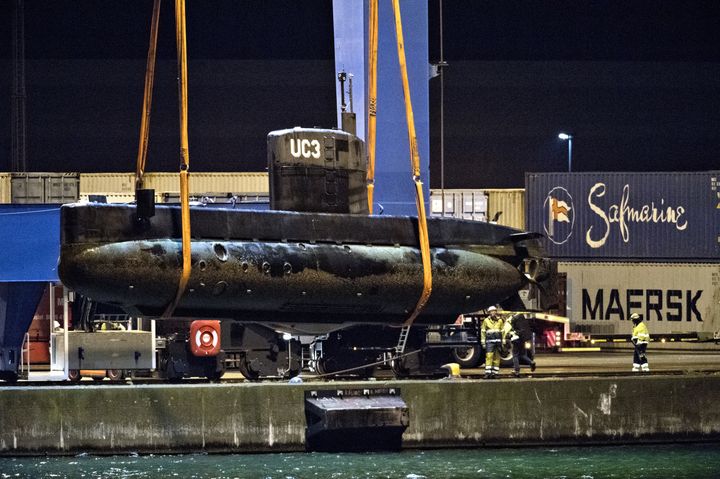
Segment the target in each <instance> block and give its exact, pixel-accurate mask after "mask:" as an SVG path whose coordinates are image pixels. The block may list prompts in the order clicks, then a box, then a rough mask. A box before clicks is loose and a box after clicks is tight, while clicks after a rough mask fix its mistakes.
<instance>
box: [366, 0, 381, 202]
mask: <svg viewBox="0 0 720 479" xmlns="http://www.w3.org/2000/svg"><path fill="white" fill-rule="evenodd" d="M369 17H370V25H369V28H368V39H369V45H368V133H367V149H368V171H367V193H368V211H369V212H370V214H373V193H374V190H375V142H376V138H377V136H376V128H377V126H376V125H377V123H376V120H377V54H378V0H370V15H369Z"/></svg>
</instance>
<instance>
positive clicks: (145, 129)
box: [135, 0, 161, 190]
mask: <svg viewBox="0 0 720 479" xmlns="http://www.w3.org/2000/svg"><path fill="white" fill-rule="evenodd" d="M160 2H161V0H155V1H154V3H153V13H152V22H151V24H150V47H149V48H148V58H147V66H146V68H145V94H144V96H143V111H142V117H141V119H140V142H139V145H138V156H137V168H136V170H135V189H136V190H141V189H142V188H143V176H144V175H145V163H146V162H147V145H148V138H149V136H150V112H151V110H152V94H153V81H154V79H155V53H156V51H157V36H158V21H159V19H160Z"/></svg>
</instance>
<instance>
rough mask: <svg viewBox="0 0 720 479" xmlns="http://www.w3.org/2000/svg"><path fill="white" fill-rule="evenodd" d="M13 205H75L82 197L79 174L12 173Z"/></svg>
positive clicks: (11, 194)
mask: <svg viewBox="0 0 720 479" xmlns="http://www.w3.org/2000/svg"><path fill="white" fill-rule="evenodd" d="M10 189H11V193H10V196H11V202H12V203H22V204H26V203H32V204H36V203H56V204H60V203H73V202H75V201H77V200H78V198H79V197H80V177H79V175H78V174H77V173H11V177H10Z"/></svg>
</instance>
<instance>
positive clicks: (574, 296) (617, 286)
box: [558, 261, 720, 339]
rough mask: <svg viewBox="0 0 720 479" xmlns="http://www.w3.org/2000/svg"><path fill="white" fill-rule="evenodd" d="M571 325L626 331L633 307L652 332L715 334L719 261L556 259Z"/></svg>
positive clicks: (719, 317) (719, 323) (719, 315)
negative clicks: (666, 261)
mask: <svg viewBox="0 0 720 479" xmlns="http://www.w3.org/2000/svg"><path fill="white" fill-rule="evenodd" d="M558 273H560V274H563V273H564V274H565V275H566V280H567V281H566V282H567V312H566V314H567V316H568V318H570V325H571V330H572V331H578V332H583V333H589V334H590V335H591V336H592V335H593V334H596V335H597V334H627V335H628V337H629V335H630V333H631V331H632V326H633V325H632V322H631V321H630V319H629V318H630V315H631V314H632V313H638V314H639V315H641V316H642V317H643V319H644V320H645V321H647V326H648V329H649V330H650V336H652V335H653V334H656V335H658V334H689V333H697V334H698V335H700V336H703V337H704V338H706V339H707V338H712V337H718V336H720V263H714V264H711V263H620V262H617V263H606V262H564V261H563V262H559V263H558Z"/></svg>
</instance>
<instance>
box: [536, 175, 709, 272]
mask: <svg viewBox="0 0 720 479" xmlns="http://www.w3.org/2000/svg"><path fill="white" fill-rule="evenodd" d="M525 187H526V188H525V193H526V194H525V208H526V221H527V226H528V230H529V231H536V232H539V233H542V234H544V235H545V236H546V238H545V240H544V242H545V248H546V250H547V252H548V254H549V255H550V256H552V257H555V258H561V259H562V258H568V259H578V260H582V259H599V260H626V259H636V260H641V261H663V260H687V261H713V260H717V259H718V258H720V171H707V172H665V173H620V172H609V173H608V172H598V173H526V174H525Z"/></svg>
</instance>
